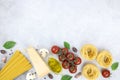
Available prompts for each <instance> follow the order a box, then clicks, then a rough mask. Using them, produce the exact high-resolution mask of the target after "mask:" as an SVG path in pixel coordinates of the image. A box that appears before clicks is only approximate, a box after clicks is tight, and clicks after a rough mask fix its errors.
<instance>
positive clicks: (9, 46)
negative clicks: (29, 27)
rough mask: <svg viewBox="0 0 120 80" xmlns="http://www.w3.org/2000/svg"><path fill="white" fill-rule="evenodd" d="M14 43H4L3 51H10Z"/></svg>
mask: <svg viewBox="0 0 120 80" xmlns="http://www.w3.org/2000/svg"><path fill="white" fill-rule="evenodd" d="M15 44H16V42H14V41H7V42H5V43H4V45H3V47H4V48H5V49H10V48H13V47H14V46H15Z"/></svg>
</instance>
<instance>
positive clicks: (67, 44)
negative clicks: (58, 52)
mask: <svg viewBox="0 0 120 80" xmlns="http://www.w3.org/2000/svg"><path fill="white" fill-rule="evenodd" d="M64 47H65V48H68V49H70V44H69V43H68V42H66V41H65V42H64Z"/></svg>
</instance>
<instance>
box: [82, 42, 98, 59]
mask: <svg viewBox="0 0 120 80" xmlns="http://www.w3.org/2000/svg"><path fill="white" fill-rule="evenodd" d="M80 52H81V54H82V56H83V57H84V58H85V59H87V60H94V59H96V56H97V53H98V49H97V48H96V47H95V46H94V45H92V44H86V45H84V46H83V47H82V49H81V51H80Z"/></svg>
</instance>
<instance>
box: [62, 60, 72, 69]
mask: <svg viewBox="0 0 120 80" xmlns="http://www.w3.org/2000/svg"><path fill="white" fill-rule="evenodd" d="M69 66H70V64H69V62H68V61H67V60H64V61H63V62H62V67H63V68H64V69H68V68H69Z"/></svg>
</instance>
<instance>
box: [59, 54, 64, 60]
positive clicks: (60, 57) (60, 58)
mask: <svg viewBox="0 0 120 80" xmlns="http://www.w3.org/2000/svg"><path fill="white" fill-rule="evenodd" d="M58 58H59V60H60V61H64V60H65V59H66V57H65V55H64V54H61V55H59V56H58Z"/></svg>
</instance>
